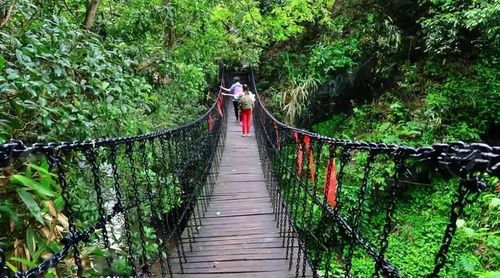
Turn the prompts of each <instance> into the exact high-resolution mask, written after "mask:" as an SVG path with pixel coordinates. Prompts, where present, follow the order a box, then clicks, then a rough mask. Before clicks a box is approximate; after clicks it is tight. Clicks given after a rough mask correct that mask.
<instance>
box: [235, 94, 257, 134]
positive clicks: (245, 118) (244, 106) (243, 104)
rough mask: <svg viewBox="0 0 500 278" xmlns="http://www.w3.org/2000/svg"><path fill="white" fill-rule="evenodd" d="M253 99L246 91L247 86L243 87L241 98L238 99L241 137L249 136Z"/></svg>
mask: <svg viewBox="0 0 500 278" xmlns="http://www.w3.org/2000/svg"><path fill="white" fill-rule="evenodd" d="M254 101H255V97H254V96H253V94H252V92H250V90H248V86H247V85H246V84H245V85H243V96H241V97H240V101H239V107H240V118H241V123H242V125H241V131H242V135H241V136H243V137H245V136H249V135H250V122H251V119H252V109H253V103H254Z"/></svg>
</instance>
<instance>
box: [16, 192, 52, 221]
mask: <svg viewBox="0 0 500 278" xmlns="http://www.w3.org/2000/svg"><path fill="white" fill-rule="evenodd" d="M16 191H17V194H18V195H19V197H20V198H21V200H22V201H23V202H24V204H25V205H26V207H27V208H28V210H29V211H30V212H31V215H33V217H35V219H36V220H37V221H38V222H40V223H42V224H45V223H44V221H43V217H42V212H41V210H40V207H39V206H38V204H37V203H36V202H35V200H34V199H33V196H32V195H31V194H30V193H28V192H27V191H26V190H24V189H22V188H18V189H17V190H16Z"/></svg>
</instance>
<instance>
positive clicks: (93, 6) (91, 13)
mask: <svg viewBox="0 0 500 278" xmlns="http://www.w3.org/2000/svg"><path fill="white" fill-rule="evenodd" d="M98 6H99V0H89V1H87V12H86V14H85V22H84V25H85V29H87V30H90V28H92V25H94V20H95V16H96V14H97V8H98Z"/></svg>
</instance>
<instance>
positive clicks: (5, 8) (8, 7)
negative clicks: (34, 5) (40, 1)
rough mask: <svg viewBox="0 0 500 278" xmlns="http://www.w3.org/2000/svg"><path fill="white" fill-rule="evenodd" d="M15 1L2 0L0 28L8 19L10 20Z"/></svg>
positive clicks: (0, 2) (0, 0)
mask: <svg viewBox="0 0 500 278" xmlns="http://www.w3.org/2000/svg"><path fill="white" fill-rule="evenodd" d="M15 2H16V1H15V0H12V1H10V3H8V2H7V1H4V0H0V28H2V27H3V26H4V25H5V24H7V21H9V18H10V15H11V14H12V9H13V8H14V4H15Z"/></svg>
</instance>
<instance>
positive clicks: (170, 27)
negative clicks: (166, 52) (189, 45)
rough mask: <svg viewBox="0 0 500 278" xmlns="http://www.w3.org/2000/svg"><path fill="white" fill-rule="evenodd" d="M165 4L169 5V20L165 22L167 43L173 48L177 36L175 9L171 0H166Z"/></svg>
mask: <svg viewBox="0 0 500 278" xmlns="http://www.w3.org/2000/svg"><path fill="white" fill-rule="evenodd" d="M165 6H166V7H167V20H166V24H165V31H164V32H165V43H166V44H167V46H168V47H169V48H173V47H174V46H175V43H176V37H175V18H174V17H175V14H174V13H175V11H174V7H173V6H172V3H171V0H165Z"/></svg>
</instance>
